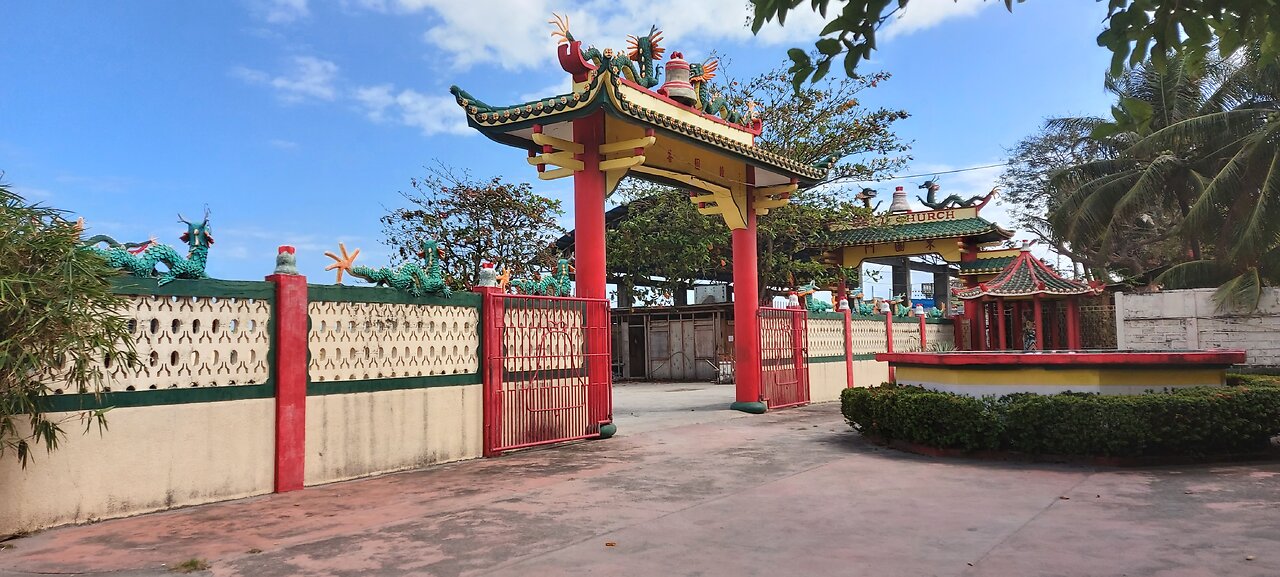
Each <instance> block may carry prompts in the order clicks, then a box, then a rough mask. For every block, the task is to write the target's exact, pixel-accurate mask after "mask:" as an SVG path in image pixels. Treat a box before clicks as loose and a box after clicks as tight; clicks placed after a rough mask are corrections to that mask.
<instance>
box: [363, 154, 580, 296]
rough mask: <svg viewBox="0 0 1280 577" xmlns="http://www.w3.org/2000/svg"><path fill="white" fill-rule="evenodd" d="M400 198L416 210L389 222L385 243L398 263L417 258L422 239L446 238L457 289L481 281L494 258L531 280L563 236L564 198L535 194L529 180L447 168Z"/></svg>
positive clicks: (399, 212)
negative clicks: (485, 264)
mask: <svg viewBox="0 0 1280 577" xmlns="http://www.w3.org/2000/svg"><path fill="white" fill-rule="evenodd" d="M409 183H410V185H411V186H412V187H413V190H412V191H411V192H402V193H401V194H402V195H403V196H404V197H405V199H406V200H408V201H409V202H410V204H411V206H409V207H406V208H397V209H395V210H392V211H390V212H389V213H387V214H386V215H385V216H383V217H382V219H381V220H382V229H383V233H384V234H385V235H386V237H385V239H386V240H385V241H386V243H387V244H388V245H390V246H391V247H392V248H394V249H395V251H396V252H395V257H393V259H394V260H395V261H396V262H397V263H399V262H404V261H408V260H413V259H416V258H418V257H417V252H418V250H419V248H418V247H419V242H420V241H421V240H422V239H436V240H438V241H440V245H441V247H442V248H443V249H444V251H445V258H444V262H445V264H446V265H447V269H446V270H447V271H448V274H449V279H448V282H449V283H450V285H451V286H452V287H454V288H455V289H464V290H465V289H469V288H470V287H472V286H474V285H475V283H476V276H477V275H478V273H479V270H480V263H481V262H483V261H489V262H493V263H496V264H497V265H498V266H499V267H505V268H509V269H511V273H512V275H513V276H525V275H527V274H530V273H531V272H532V271H535V270H544V269H545V268H548V267H550V265H551V264H552V260H553V258H554V250H553V248H552V242H554V241H555V239H556V238H557V237H559V235H561V234H563V233H564V229H562V228H561V227H560V226H559V225H558V224H557V220H556V219H557V218H558V217H560V216H561V215H562V214H564V212H563V211H562V210H561V208H560V201H558V200H552V199H550V198H546V197H544V196H541V195H539V194H537V193H535V192H533V187H532V186H531V185H529V184H528V183H520V184H512V183H508V182H503V180H502V177H493V178H491V179H489V180H481V179H476V178H475V177H473V176H472V175H471V174H470V173H469V172H465V171H463V172H455V171H453V170H450V169H448V168H446V167H444V166H443V165H439V166H436V167H431V168H428V169H427V175H426V176H425V177H423V178H414V179H411V180H410V181H409Z"/></svg>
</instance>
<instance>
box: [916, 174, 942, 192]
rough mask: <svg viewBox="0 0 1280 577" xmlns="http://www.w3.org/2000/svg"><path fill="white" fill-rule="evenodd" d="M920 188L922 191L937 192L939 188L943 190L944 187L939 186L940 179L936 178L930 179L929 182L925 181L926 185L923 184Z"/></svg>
mask: <svg viewBox="0 0 1280 577" xmlns="http://www.w3.org/2000/svg"><path fill="white" fill-rule="evenodd" d="M919 188H920V190H927V191H929V192H936V191H937V190H938V189H939V188H942V187H941V186H938V177H936V176H935V177H933V178H930V179H929V180H926V181H924V184H921V185H920V186H919Z"/></svg>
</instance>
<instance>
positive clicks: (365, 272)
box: [324, 240, 453, 298]
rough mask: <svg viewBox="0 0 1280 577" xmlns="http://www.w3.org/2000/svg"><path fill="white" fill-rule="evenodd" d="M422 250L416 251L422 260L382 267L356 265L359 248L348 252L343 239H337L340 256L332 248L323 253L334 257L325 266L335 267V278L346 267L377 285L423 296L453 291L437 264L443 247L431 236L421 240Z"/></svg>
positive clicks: (441, 256) (339, 277) (359, 277)
mask: <svg viewBox="0 0 1280 577" xmlns="http://www.w3.org/2000/svg"><path fill="white" fill-rule="evenodd" d="M420 246H421V250H419V251H418V258H420V259H423V263H422V264H418V263H416V262H406V263H404V264H402V265H400V266H398V267H395V268H392V267H385V266H384V267H381V268H372V267H367V266H356V265H355V260H356V257H357V256H359V255H360V249H356V251H355V252H354V253H351V254H350V255H348V254H347V247H346V246H344V245H343V244H342V243H338V248H339V249H341V251H342V257H341V258H339V257H338V255H335V254H333V253H332V252H326V253H324V254H325V256H327V257H329V258H331V259H333V260H334V263H333V264H331V265H329V266H327V267H325V270H333V269H337V270H338V282H339V283H341V282H342V273H343V272H344V271H345V272H346V273H348V274H350V275H351V276H353V277H356V278H358V279H361V280H364V281H366V282H371V283H373V284H374V285H377V286H390V287H391V288H394V289H397V290H402V291H408V293H409V294H411V295H413V296H422V295H424V294H427V293H439V294H440V295H441V296H443V297H445V298H449V297H450V296H452V295H453V291H452V290H450V289H449V285H448V284H447V283H445V281H444V271H443V269H442V268H441V266H440V261H441V259H443V258H444V248H443V247H441V246H440V244H439V243H438V242H436V241H434V240H423V241H422V242H421V245H420Z"/></svg>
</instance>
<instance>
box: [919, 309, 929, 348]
mask: <svg viewBox="0 0 1280 577" xmlns="http://www.w3.org/2000/svg"><path fill="white" fill-rule="evenodd" d="M918 318H919V320H920V352H924V351H927V350H929V343H928V341H927V340H926V339H925V336H924V331H925V322H924V319H925V316H924V315H920V316H919V317H918Z"/></svg>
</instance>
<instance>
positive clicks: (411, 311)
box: [0, 277, 484, 536]
mask: <svg viewBox="0 0 1280 577" xmlns="http://www.w3.org/2000/svg"><path fill="white" fill-rule="evenodd" d="M295 278H297V277H295ZM116 292H118V293H120V294H124V295H127V296H128V303H127V306H126V308H125V310H124V311H122V313H123V314H124V315H125V316H126V317H127V318H130V319H131V320H132V322H131V328H132V331H133V337H134V342H135V347H136V349H137V353H138V358H139V361H140V362H139V363H137V364H136V365H134V366H125V365H116V366H105V365H104V366H101V367H100V368H101V370H102V371H103V373H104V374H105V377H106V379H105V382H104V384H103V387H104V388H103V390H102V391H101V392H100V394H97V395H95V394H79V393H78V392H77V391H75V390H72V389H71V387H70V386H68V385H67V384H65V383H59V382H57V381H56V380H55V381H51V382H50V383H49V384H50V387H51V388H52V389H53V390H54V391H55V392H56V394H53V395H50V396H49V397H47V398H46V404H45V410H46V414H48V415H50V416H51V417H52V418H55V419H60V420H62V421H63V422H62V428H63V429H64V430H65V431H66V432H67V435H66V438H65V440H64V441H63V442H62V443H61V444H60V446H59V448H58V449H57V450H55V451H54V452H53V453H51V454H49V453H46V452H45V451H44V449H43V447H42V446H41V447H37V448H36V449H35V450H34V451H33V458H32V460H31V462H30V463H29V464H28V466H27V468H26V469H25V470H24V469H23V468H22V467H21V466H20V465H19V463H18V461H17V459H15V458H13V455H12V454H6V455H5V456H4V457H3V458H0V536H3V535H7V534H11V533H18V532H27V531H34V530H38V529H43V528H47V527H52V526H57V525H63V524H68V523H84V522H91V521H96V520H99V519H108V518H113V517H124V516H130V515H137V514H140V513H147V512H151V511H158V510H163V509H168V508H172V507H180V506H185V505H195V504H199V503H208V502H214V501H222V500H228V499H237V498H242V497H248V496H252V495H261V494H265V493H270V492H272V491H276V490H289V488H282V485H281V481H280V479H281V478H282V475H284V476H288V475H294V476H296V478H297V482H296V484H294V485H293V487H292V488H300V487H301V486H302V485H303V484H304V483H305V484H306V485H315V484H320V483H328V482H333V481H340V480H345V479H351V478H355V477H363V476H368V475H375V474H379V473H385V472H389V471H396V470H403V469H410V468H415V467H421V466H424V465H429V464H432V463H441V462H446V461H456V460H459V459H469V458H475V457H479V456H480V455H481V454H482V433H483V430H484V424H483V414H482V409H481V400H482V393H481V387H482V385H481V384H480V383H481V375H480V358H481V351H480V348H481V345H480V340H481V336H480V329H481V327H480V325H481V323H480V307H481V306H482V302H481V298H480V295H478V294H474V293H460V294H455V295H454V296H453V298H451V299H442V298H437V297H421V298H417V297H411V296H409V295H407V294H405V293H402V292H399V291H395V290H392V289H386V288H374V287H334V286H315V285H312V286H308V287H306V290H305V292H302V291H298V292H297V293H296V294H295V295H294V296H293V297H292V298H295V299H301V298H305V299H306V301H305V302H303V301H300V300H295V301H294V302H295V304H298V303H300V304H299V306H303V307H305V310H306V317H307V318H306V322H305V323H302V324H303V325H305V326H304V327H301V329H300V330H298V331H297V332H296V333H294V334H293V338H295V339H297V342H301V341H302V339H305V341H306V347H305V348H301V347H299V348H298V351H299V353H301V354H300V355H298V356H297V357H296V358H297V362H295V363H294V365H295V366H297V367H299V370H298V371H297V373H298V375H297V377H296V379H295V380H294V382H296V383H298V388H297V389H296V391H297V394H298V395H299V396H298V397H297V398H298V400H299V402H298V405H299V406H298V408H299V409H301V408H302V407H303V406H305V415H302V414H293V415H291V419H288V420H281V419H280V418H279V416H278V414H277V407H278V405H279V404H280V403H283V402H284V401H282V400H281V397H280V396H279V393H280V391H278V390H277V388H278V387H277V385H278V384H279V383H280V382H283V378H282V377H280V375H278V374H277V370H283V369H280V367H284V366H286V364H285V363H284V362H283V361H282V360H280V359H277V355H279V354H280V351H281V350H282V349H281V348H279V347H278V346H277V342H278V341H280V339H282V338H285V337H282V335H281V334H280V333H281V331H285V329H282V328H281V327H283V326H284V323H283V321H282V322H281V323H279V326H277V322H276V318H277V317H276V316H275V314H274V311H276V310H277V308H279V307H282V306H283V305H282V304H281V303H280V302H278V301H277V296H278V295H277V290H276V286H275V285H274V283H271V282H231V281H215V280H200V281H185V280H179V281H174V282H172V283H169V284H166V285H165V286H163V287H160V286H157V285H156V283H155V282H154V281H151V280H145V279H134V278H122V279H119V282H117V286H116ZM284 294H285V293H283V292H282V293H280V295H284ZM285 298H286V297H284V296H280V299H285ZM286 332H287V331H286ZM303 356H305V358H302V357H303ZM303 372H305V374H301V373H303ZM303 386H305V400H304V397H303V396H302V394H303V392H304V391H302V387H303ZM281 406H284V405H281ZM101 409H108V410H107V412H106V418H107V424H108V429H107V430H105V431H104V432H102V433H101V434H99V432H98V431H97V429H96V427H95V428H91V429H90V431H89V432H88V433H87V434H85V433H83V431H84V429H85V423H86V422H89V421H88V419H90V417H89V415H90V412H91V411H95V410H101ZM299 412H301V411H299ZM278 427H297V429H280V428H278ZM282 430H290V431H296V434H291V435H284V434H281V435H280V439H282V440H281V441H279V443H284V444H286V445H288V444H289V441H288V440H287V439H290V438H293V439H297V440H299V441H301V444H300V446H298V445H290V446H278V445H279V443H278V441H277V434H278V431H282ZM289 455H294V456H293V457H292V458H293V461H291V462H289V461H287V460H288V459H289V458H290V457H289ZM298 455H300V456H301V458H300V459H299V458H298V457H297V456H298ZM290 463H292V464H290ZM291 467H292V469H291ZM282 471H283V472H282Z"/></svg>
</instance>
